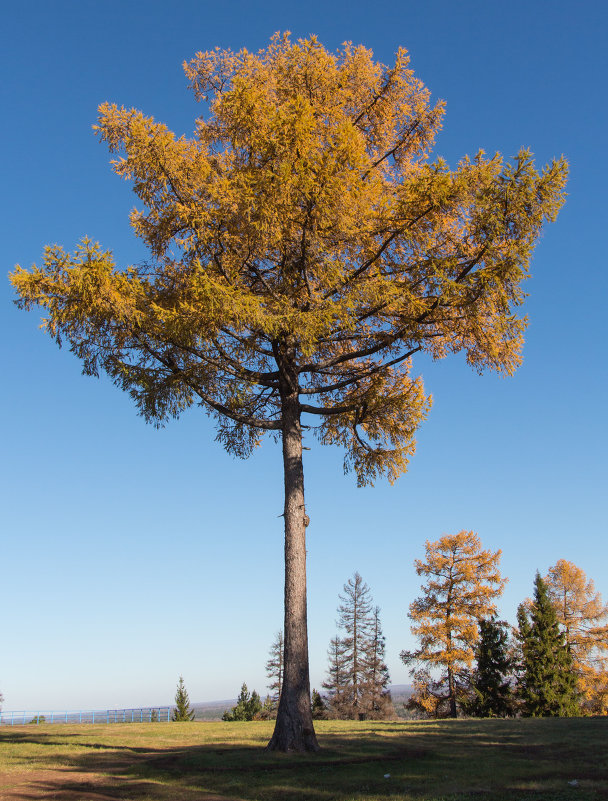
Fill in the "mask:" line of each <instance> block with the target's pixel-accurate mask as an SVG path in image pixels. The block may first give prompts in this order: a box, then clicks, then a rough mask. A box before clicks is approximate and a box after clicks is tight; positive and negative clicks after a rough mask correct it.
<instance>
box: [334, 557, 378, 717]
mask: <svg viewBox="0 0 608 801" xmlns="http://www.w3.org/2000/svg"><path fill="white" fill-rule="evenodd" d="M338 597H339V599H340V601H341V603H340V606H339V607H338V615H339V619H338V624H339V625H340V626H341V628H343V629H344V630H345V631H346V636H345V637H344V638H343V639H342V642H343V643H344V656H345V663H346V670H347V674H348V681H347V688H346V693H347V695H348V705H349V706H350V713H349V715H348V717H350V718H354V719H357V718H359V717H363V716H364V715H365V713H366V712H367V709H366V703H365V699H364V695H365V690H366V686H365V685H366V676H365V668H366V664H365V662H366V660H365V655H366V651H367V649H368V647H369V643H370V639H371V629H372V616H371V610H372V598H371V593H370V590H369V587H368V586H367V584H366V583H365V582H364V581H363V579H362V578H361V576H360V575H359V573H357V572H355V574H354V576H353V577H352V578H350V579H349V580H348V581H347V582H346V584H345V585H344V595H340V596H338Z"/></svg>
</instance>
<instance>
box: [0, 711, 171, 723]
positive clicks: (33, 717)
mask: <svg viewBox="0 0 608 801" xmlns="http://www.w3.org/2000/svg"><path fill="white" fill-rule="evenodd" d="M172 708H173V707H170V706H151V707H150V706H145V707H138V708H137V709H90V710H83V709H79V710H76V711H72V712H66V711H65V710H63V711H57V710H50V711H48V710H40V711H38V712H34V711H32V710H23V711H20V712H1V711H0V726H25V725H28V724H33V725H35V724H41V723H154V722H157V721H169V720H171V710H172Z"/></svg>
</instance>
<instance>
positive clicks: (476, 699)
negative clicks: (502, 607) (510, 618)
mask: <svg viewBox="0 0 608 801" xmlns="http://www.w3.org/2000/svg"><path fill="white" fill-rule="evenodd" d="M475 657H476V666H475V670H474V671H473V674H472V676H471V689H472V693H473V694H472V698H471V701H470V703H469V704H468V707H467V712H468V713H469V714H470V715H473V716H474V717H478V718H504V717H508V716H509V715H512V714H514V711H515V709H514V696H513V687H512V685H511V674H512V670H513V660H512V658H511V656H510V655H509V637H508V634H507V624H506V623H505V622H504V621H502V620H496V618H495V617H492V618H489V619H487V620H480V621H479V641H478V643H477V648H476V649H475Z"/></svg>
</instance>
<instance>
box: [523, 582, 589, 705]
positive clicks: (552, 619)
mask: <svg viewBox="0 0 608 801" xmlns="http://www.w3.org/2000/svg"><path fill="white" fill-rule="evenodd" d="M517 623H518V626H519V641H520V647H521V662H520V666H519V667H520V676H519V696H520V699H521V701H522V706H523V708H522V712H523V714H524V715H528V716H531V717H572V716H575V715H578V714H580V708H579V702H578V697H577V691H576V674H575V673H574V670H573V667H572V654H571V653H570V649H569V647H568V646H567V645H566V642H565V639H564V634H563V632H562V631H560V628H559V624H558V622H557V616H556V613H555V608H554V606H553V604H552V603H551V600H550V598H549V594H548V592H547V586H546V584H545V582H544V581H543V580H542V578H541V577H540V574H539V573H538V572H537V573H536V578H535V579H534V600H533V602H532V607H531V612H530V615H529V616H528V612H527V611H526V608H525V606H524V605H523V604H520V606H519V609H518V610H517Z"/></svg>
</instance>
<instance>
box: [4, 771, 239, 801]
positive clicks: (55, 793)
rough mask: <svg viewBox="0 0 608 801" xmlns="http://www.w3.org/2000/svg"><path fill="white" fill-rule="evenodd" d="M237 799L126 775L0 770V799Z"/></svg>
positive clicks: (182, 800)
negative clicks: (173, 786) (2, 771)
mask: <svg viewBox="0 0 608 801" xmlns="http://www.w3.org/2000/svg"><path fill="white" fill-rule="evenodd" d="M143 797H146V798H157V799H158V801H169V799H170V801H239V800H238V799H233V798H231V797H229V796H225V795H217V794H216V793H207V792H205V791H202V790H201V791H197V790H192V789H189V790H185V789H183V788H170V787H167V786H166V785H164V786H163V785H158V784H156V783H154V782H146V781H141V779H131V778H128V777H125V778H123V777H120V778H117V777H104V776H100V775H99V774H97V773H86V772H78V771H72V770H65V769H60V768H58V769H57V770H38V771H23V772H20V773H18V772H13V773H0V800H1V801H37V800H38V799H42V798H45V799H52V801H137V799H138V798H143Z"/></svg>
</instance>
